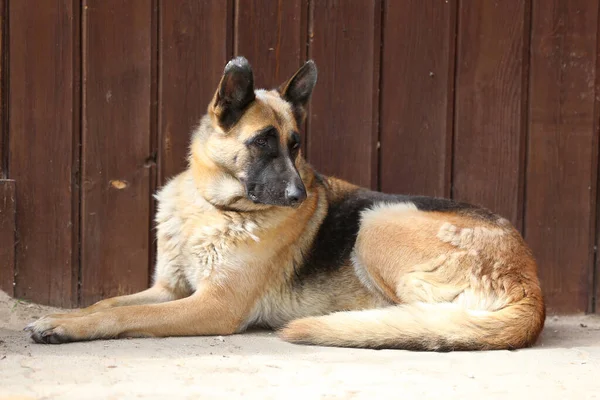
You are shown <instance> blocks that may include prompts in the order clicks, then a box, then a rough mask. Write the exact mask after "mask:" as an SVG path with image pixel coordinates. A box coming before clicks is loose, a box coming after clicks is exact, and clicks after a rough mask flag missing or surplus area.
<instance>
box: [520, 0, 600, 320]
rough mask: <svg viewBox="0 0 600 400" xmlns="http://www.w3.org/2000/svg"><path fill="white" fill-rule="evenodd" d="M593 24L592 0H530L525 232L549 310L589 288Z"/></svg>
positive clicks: (581, 304)
mask: <svg viewBox="0 0 600 400" xmlns="http://www.w3.org/2000/svg"><path fill="white" fill-rule="evenodd" d="M597 32H598V2H597V1H587V0H557V1H554V2H551V3H548V2H545V1H541V0H534V1H533V20H532V35H531V37H532V39H531V40H532V41H531V82H530V93H531V98H530V106H529V141H528V156H527V160H528V164H527V192H526V203H525V209H526V214H525V237H526V240H527V241H528V242H529V243H530V244H531V246H532V247H533V251H534V254H535V256H536V258H537V260H538V262H539V265H540V275H541V279H542V283H543V287H544V289H545V292H546V296H547V298H548V303H549V309H550V312H554V311H556V312H567V311H586V309H588V307H589V306H588V302H589V298H590V296H591V295H592V292H591V290H590V289H591V285H590V271H591V268H592V266H593V246H594V236H593V235H594V212H595V201H597V199H596V193H595V191H593V190H592V187H594V188H595V184H594V185H592V181H593V179H594V178H595V177H596V172H597V171H596V168H597V157H598V152H597V146H598V138H597V134H598V132H597V130H594V128H596V129H597V115H596V114H594V105H595V103H596V102H597V97H596V96H598V95H599V94H598V93H595V88H596V79H597V76H596V74H597V72H596V67H597V63H596V57H597V46H598V42H597ZM588 310H589V309H588Z"/></svg>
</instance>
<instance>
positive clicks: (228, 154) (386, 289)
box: [25, 57, 545, 351]
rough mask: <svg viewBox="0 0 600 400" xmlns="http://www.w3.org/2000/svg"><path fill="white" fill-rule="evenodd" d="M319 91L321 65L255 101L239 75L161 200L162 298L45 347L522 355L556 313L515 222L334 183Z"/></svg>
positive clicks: (88, 314) (226, 83) (64, 331)
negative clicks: (147, 339) (313, 139)
mask: <svg viewBox="0 0 600 400" xmlns="http://www.w3.org/2000/svg"><path fill="white" fill-rule="evenodd" d="M316 81H317V69H316V66H315V64H314V62H312V61H308V62H306V63H305V64H304V65H303V66H302V67H301V68H300V69H299V70H298V71H297V72H296V73H295V74H294V75H293V76H292V77H291V78H290V79H289V80H288V81H287V82H285V83H283V84H282V85H281V86H280V87H279V88H278V89H275V90H270V91H269V90H255V88H254V78H253V72H252V69H251V67H250V65H249V63H248V61H247V60H246V59H245V58H243V57H238V58H235V59H233V60H231V61H230V62H229V63H227V65H226V67H225V70H224V73H223V76H222V78H221V81H220V83H219V86H218V88H217V90H216V93H215V95H214V97H213V99H212V101H211V102H210V105H209V106H208V110H207V114H206V115H205V116H204V117H203V118H202V119H201V121H200V124H199V126H198V128H197V129H196V130H195V132H194V133H193V137H192V141H191V146H190V153H189V167H188V169H187V170H186V171H184V172H182V173H181V174H180V175H178V176H176V177H175V178H173V179H172V180H171V181H170V182H168V183H167V184H166V185H165V186H164V187H163V188H161V189H160V191H159V192H158V194H157V196H156V198H157V200H158V211H157V216H156V222H157V246H158V253H157V263H156V269H155V276H154V283H153V286H152V287H151V288H149V289H147V290H145V291H142V292H140V293H137V294H132V295H128V296H120V297H115V298H111V299H107V300H103V301H100V302H98V303H96V304H94V305H92V306H90V307H88V308H85V309H82V310H80V311H75V312H73V313H67V314H54V315H48V316H45V317H43V318H41V319H39V320H38V321H36V322H33V323H32V324H30V325H29V326H28V327H27V328H25V329H26V330H27V331H29V332H30V335H31V337H32V338H33V340H34V341H36V342H38V343H65V342H72V341H81V340H92V339H108V338H121V337H141V336H151V337H165V336H184V335H185V336H193V335H230V334H235V333H239V332H243V331H245V330H246V329H247V328H249V327H267V328H273V329H277V330H278V333H279V335H280V337H281V338H283V339H284V340H286V341H289V342H293V343H304V344H314V345H324V346H343V347H363V348H397V349H410V350H434V351H450V350H487V349H517V348H522V347H527V346H530V345H532V344H533V343H534V342H535V341H536V339H537V337H538V335H539V334H540V332H541V330H542V328H543V325H544V317H545V306H544V300H543V296H542V291H541V289H540V284H539V281H538V278H537V271H536V270H537V266H536V263H535V261H534V259H533V257H532V254H531V251H530V250H529V248H528V247H527V245H526V244H525V242H524V241H523V239H522V237H521V236H520V234H519V233H518V232H517V231H516V230H515V229H514V228H513V227H512V225H511V224H510V222H509V221H507V220H506V219H505V218H502V217H500V216H498V215H495V214H493V213H492V212H490V211H488V210H485V209H482V208H479V207H475V206H472V205H469V204H463V203H457V202H454V201H452V200H448V199H441V198H432V197H422V196H404V195H391V194H384V193H379V192H374V191H370V190H367V189H364V188H361V187H357V186H355V185H352V184H350V183H348V182H345V181H342V180H340V179H336V178H332V177H325V176H322V175H319V174H318V173H317V172H315V170H314V169H313V168H312V167H311V166H310V165H309V164H308V163H307V162H306V161H305V160H304V158H303V156H302V154H301V151H300V135H299V134H298V130H299V127H300V126H301V125H302V122H303V121H304V118H305V114H306V106H307V103H308V101H309V98H310V96H311V93H312V90H313V88H314V86H315V84H316Z"/></svg>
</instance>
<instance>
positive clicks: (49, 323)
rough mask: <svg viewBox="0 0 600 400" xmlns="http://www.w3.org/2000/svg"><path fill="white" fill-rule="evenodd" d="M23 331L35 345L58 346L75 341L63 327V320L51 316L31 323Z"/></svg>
mask: <svg viewBox="0 0 600 400" xmlns="http://www.w3.org/2000/svg"><path fill="white" fill-rule="evenodd" d="M24 331H26V332H29V335H30V336H31V338H32V339H33V341H34V342H36V343H43V344H60V343H68V342H73V341H75V339H74V338H73V336H72V335H70V334H69V332H68V329H67V327H66V326H65V325H64V320H61V319H60V318H55V317H54V316H51V315H48V316H45V317H42V318H40V319H38V320H37V321H35V322H32V323H31V324H29V325H27V326H26V327H25V329H24Z"/></svg>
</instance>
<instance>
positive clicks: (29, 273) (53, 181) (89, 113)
mask: <svg viewBox="0 0 600 400" xmlns="http://www.w3.org/2000/svg"><path fill="white" fill-rule="evenodd" d="M599 2H600V0H554V1H551V2H550V1H542V0H502V1H500V0H486V1H469V0H462V1H459V0H401V1H400V0H398V1H396V0H387V1H386V0H285V1H276V0H81V1H80V0H45V1H39V0H0V20H1V29H0V33H1V39H0V46H1V54H2V61H1V63H0V76H1V83H2V84H1V91H0V97H1V99H2V105H1V107H0V128H1V132H2V134H1V135H0V139H1V140H0V154H1V155H2V159H1V163H0V173H1V174H2V178H3V180H1V181H0V189H1V190H0V196H2V198H0V288H2V289H4V290H6V291H8V292H9V293H11V294H14V295H15V296H17V297H20V298H25V299H30V300H33V301H37V302H41V303H47V304H53V305H60V306H67V307H69V306H77V305H86V304H90V303H92V302H94V301H96V300H98V299H100V298H102V297H106V296H112V295H118V294H123V293H129V292H132V291H137V290H140V289H142V288H145V287H147V286H148V284H149V277H150V274H151V270H152V260H153V257H154V249H153V243H154V239H153V235H152V233H153V232H152V229H151V228H152V226H153V224H152V218H153V211H154V207H155V205H154V203H153V200H152V197H151V194H152V193H153V192H154V191H155V189H156V188H157V187H159V186H160V185H161V184H162V183H164V182H165V180H166V179H168V178H169V177H171V176H173V175H174V174H176V173H177V172H179V171H181V170H182V169H183V168H184V166H185V155H186V151H187V144H188V138H189V133H190V131H191V130H192V129H193V127H194V125H195V124H196V123H197V121H198V120H199V118H200V117H201V115H202V114H203V113H204V112H205V110H206V107H207V105H208V101H209V100H210V98H211V97H212V95H213V92H214V90H215V89H216V85H217V83H218V80H219V77H220V74H221V72H222V70H223V67H224V65H225V63H226V61H227V60H228V59H230V58H231V57H232V56H234V55H238V54H240V55H244V56H246V57H247V58H248V59H249V60H250V62H251V63H252V64H253V67H254V70H255V74H256V82H257V85H258V86H266V87H273V86H275V85H277V84H279V83H281V82H282V81H284V80H285V79H286V78H287V77H288V76H289V75H290V74H292V73H293V72H294V71H295V69H296V68H297V67H299V66H300V65H301V64H302V63H303V62H304V61H305V60H306V59H309V58H312V59H314V60H315V61H316V63H317V65H318V67H319V82H318V85H317V88H316V90H315V92H314V97H313V101H312V105H311V107H310V112H309V117H308V120H307V122H306V127H305V128H306V129H305V132H304V149H305V153H306V155H307V157H308V159H309V161H310V162H311V163H313V164H314V165H315V166H316V167H318V168H319V169H320V170H321V172H323V173H326V174H335V175H337V176H340V177H342V178H346V179H349V180H351V181H353V182H355V183H358V184H361V185H364V186H368V187H371V188H378V189H381V190H385V191H388V192H397V193H410V194H426V195H436V196H447V197H453V198H455V199H459V200H463V201H468V202H472V203H477V204H481V205H484V206H487V207H489V208H492V209H493V210H495V211H497V212H499V213H500V214H502V215H504V216H506V217H507V218H509V219H510V220H511V221H512V222H513V223H515V224H516V226H517V227H518V228H519V229H520V230H521V231H522V232H523V233H524V236H525V238H526V240H527V241H528V242H529V243H530V245H531V246H532V248H533V251H534V254H535V256H536V258H537V260H538V261H539V266H540V275H541V279H542V281H543V287H544V290H545V293H546V295H547V299H548V305H549V310H550V312H560V313H563V312H581V311H588V312H593V311H595V310H598V309H600V295H599V294H600V292H599V291H600V284H598V283H599V277H600V274H598V273H595V271H596V270H598V269H599V268H600V266H598V265H597V261H596V259H597V258H596V256H595V254H596V253H595V249H596V246H597V245H598V241H599V240H600V235H599V234H598V230H597V226H600V224H598V217H599V216H600V213H598V210H599V207H600V202H599V201H598V190H597V189H598V185H597V183H598V147H599V141H598V132H599V131H598V128H599V107H598V106H599V101H600V83H599V82H600V79H599V71H600V70H599V68H598V67H599V66H600V63H599V62H598V61H599V56H600V53H599V52H598V45H599V43H598V40H599V28H600V23H599V22H600V21H599V20H598V15H599V11H600V10H599Z"/></svg>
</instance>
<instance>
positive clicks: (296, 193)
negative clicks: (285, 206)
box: [285, 183, 306, 205]
mask: <svg viewBox="0 0 600 400" xmlns="http://www.w3.org/2000/svg"><path fill="white" fill-rule="evenodd" d="M305 199H306V189H304V185H302V184H296V183H290V184H289V185H288V186H287V188H286V189H285V200H286V201H287V202H288V203H289V204H292V205H294V204H299V203H302V202H303V201H304V200H305Z"/></svg>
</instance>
